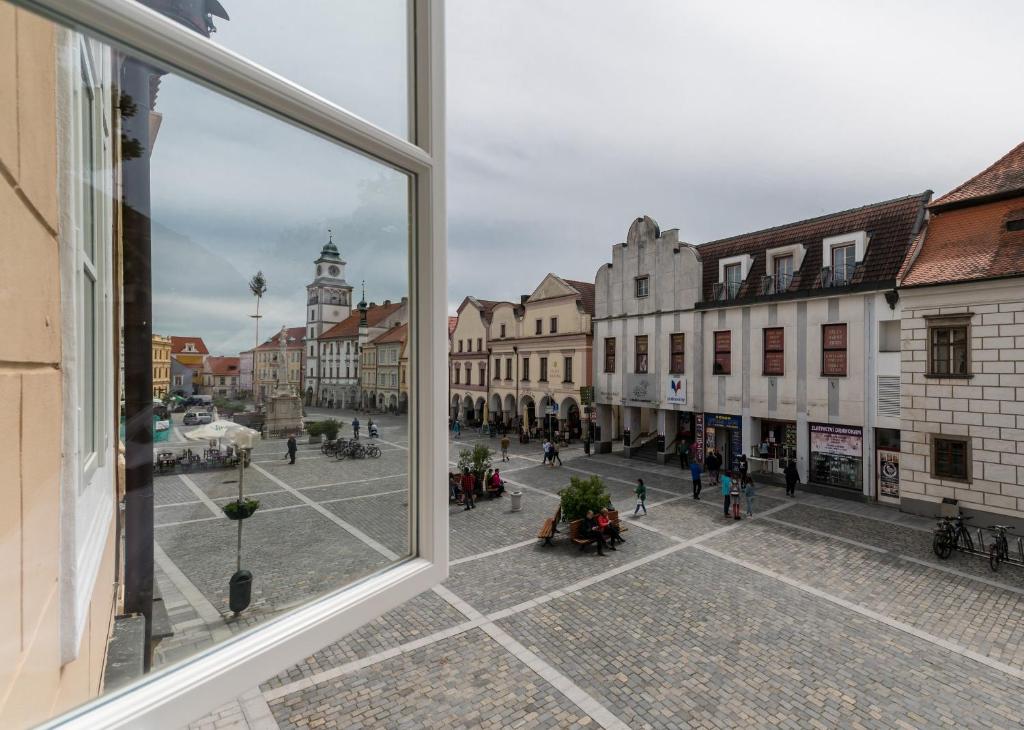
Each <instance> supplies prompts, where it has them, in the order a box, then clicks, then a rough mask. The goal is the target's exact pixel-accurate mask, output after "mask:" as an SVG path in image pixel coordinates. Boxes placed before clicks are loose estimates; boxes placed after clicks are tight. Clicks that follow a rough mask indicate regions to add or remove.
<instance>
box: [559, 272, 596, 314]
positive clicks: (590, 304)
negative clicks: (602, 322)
mask: <svg viewBox="0 0 1024 730" xmlns="http://www.w3.org/2000/svg"><path fill="white" fill-rule="evenodd" d="M562 281H564V282H565V283H566V284H568V285H569V286H571V287H572V288H573V289H575V290H576V291H578V292H579V293H580V301H581V302H582V303H583V311H584V312H586V313H587V314H590V315H593V314H594V282H592V281H576V280H575V279H562Z"/></svg>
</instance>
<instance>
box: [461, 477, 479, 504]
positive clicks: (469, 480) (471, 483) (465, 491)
mask: <svg viewBox="0 0 1024 730" xmlns="http://www.w3.org/2000/svg"><path fill="white" fill-rule="evenodd" d="M462 501H463V504H465V505H466V510H471V509H476V479H474V477H473V475H472V474H470V473H469V469H463V471H462ZM463 511H465V510H463Z"/></svg>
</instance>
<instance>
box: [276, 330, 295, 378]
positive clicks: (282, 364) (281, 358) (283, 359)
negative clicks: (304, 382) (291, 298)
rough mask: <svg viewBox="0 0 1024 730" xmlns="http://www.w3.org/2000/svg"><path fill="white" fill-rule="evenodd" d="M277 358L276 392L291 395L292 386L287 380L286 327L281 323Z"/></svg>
mask: <svg viewBox="0 0 1024 730" xmlns="http://www.w3.org/2000/svg"><path fill="white" fill-rule="evenodd" d="M277 358H278V360H277V394H278V395H291V394H292V386H291V384H290V383H289V382H288V328H287V327H285V326H283V325H282V326H281V334H280V335H279V336H278V356H277ZM282 375H283V376H284V377H282Z"/></svg>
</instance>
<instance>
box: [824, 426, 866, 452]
mask: <svg viewBox="0 0 1024 730" xmlns="http://www.w3.org/2000/svg"><path fill="white" fill-rule="evenodd" d="M863 443H864V432H863V431H862V429H860V428H859V427H857V426H834V425H831V424H827V423H812V424H811V451H814V452H817V453H819V454H835V455H838V456H856V457H858V458H859V457H860V456H861V448H862V445H863Z"/></svg>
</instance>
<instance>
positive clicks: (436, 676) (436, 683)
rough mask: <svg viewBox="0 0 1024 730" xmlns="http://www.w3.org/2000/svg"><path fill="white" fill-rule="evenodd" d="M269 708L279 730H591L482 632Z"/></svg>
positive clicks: (588, 723) (561, 698) (572, 708)
mask: <svg viewBox="0 0 1024 730" xmlns="http://www.w3.org/2000/svg"><path fill="white" fill-rule="evenodd" d="M270 708H271V710H272V711H273V713H274V716H275V717H276V718H277V721H278V723H279V724H280V725H281V726H282V727H297V728H306V727H310V728H312V727H323V728H351V730H357V729H360V728H426V727H444V728H452V729H453V730H460V729H462V728H509V727H519V728H552V727H560V728H577V727H584V726H590V727H594V725H593V723H592V722H591V721H590V718H589V717H586V716H584V715H582V714H581V713H580V711H579V709H578V708H577V707H576V706H575V705H573V704H572V703H571V702H569V701H568V700H567V699H566V698H565V697H564V696H563V695H562V694H561V693H559V692H558V691H557V690H556V689H554V688H553V687H552V686H551V685H550V684H548V683H547V682H545V681H544V680H543V679H541V678H540V677H538V676H537V675H536V674H534V673H533V672H532V671H531V670H530V669H528V668H527V667H526V666H525V665H523V664H522V663H521V662H519V661H518V660H517V659H515V658H513V657H512V656H511V655H510V654H509V653H508V652H506V651H505V650H504V649H503V648H501V647H500V646H499V645H497V644H496V643H494V642H493V641H492V640H491V639H490V638H489V637H488V636H487V635H485V634H484V633H483V632H481V631H480V630H479V629H475V630H473V631H470V632H467V633H466V634H463V635H459V636H455V637H452V638H450V639H445V640H443V641H440V642H438V643H436V644H432V645H430V646H427V647H424V648H422V649H420V650H418V651H415V652H412V653H410V654H407V655H404V656H401V657H396V658H394V659H389V660H387V661H384V662H381V663H379V664H375V665H373V666H370V667H367V668H365V669H363V670H360V671H358V672H355V673H354V674H352V675H349V676H346V677H344V678H343V679H342V680H340V681H332V682H325V683H324V684H322V685H319V686H316V687H313V688H311V689H308V690H304V691H302V692H296V693H294V694H292V695H289V696H287V697H283V698H281V699H278V700H273V701H271V703H270ZM584 723H585V724H584Z"/></svg>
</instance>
